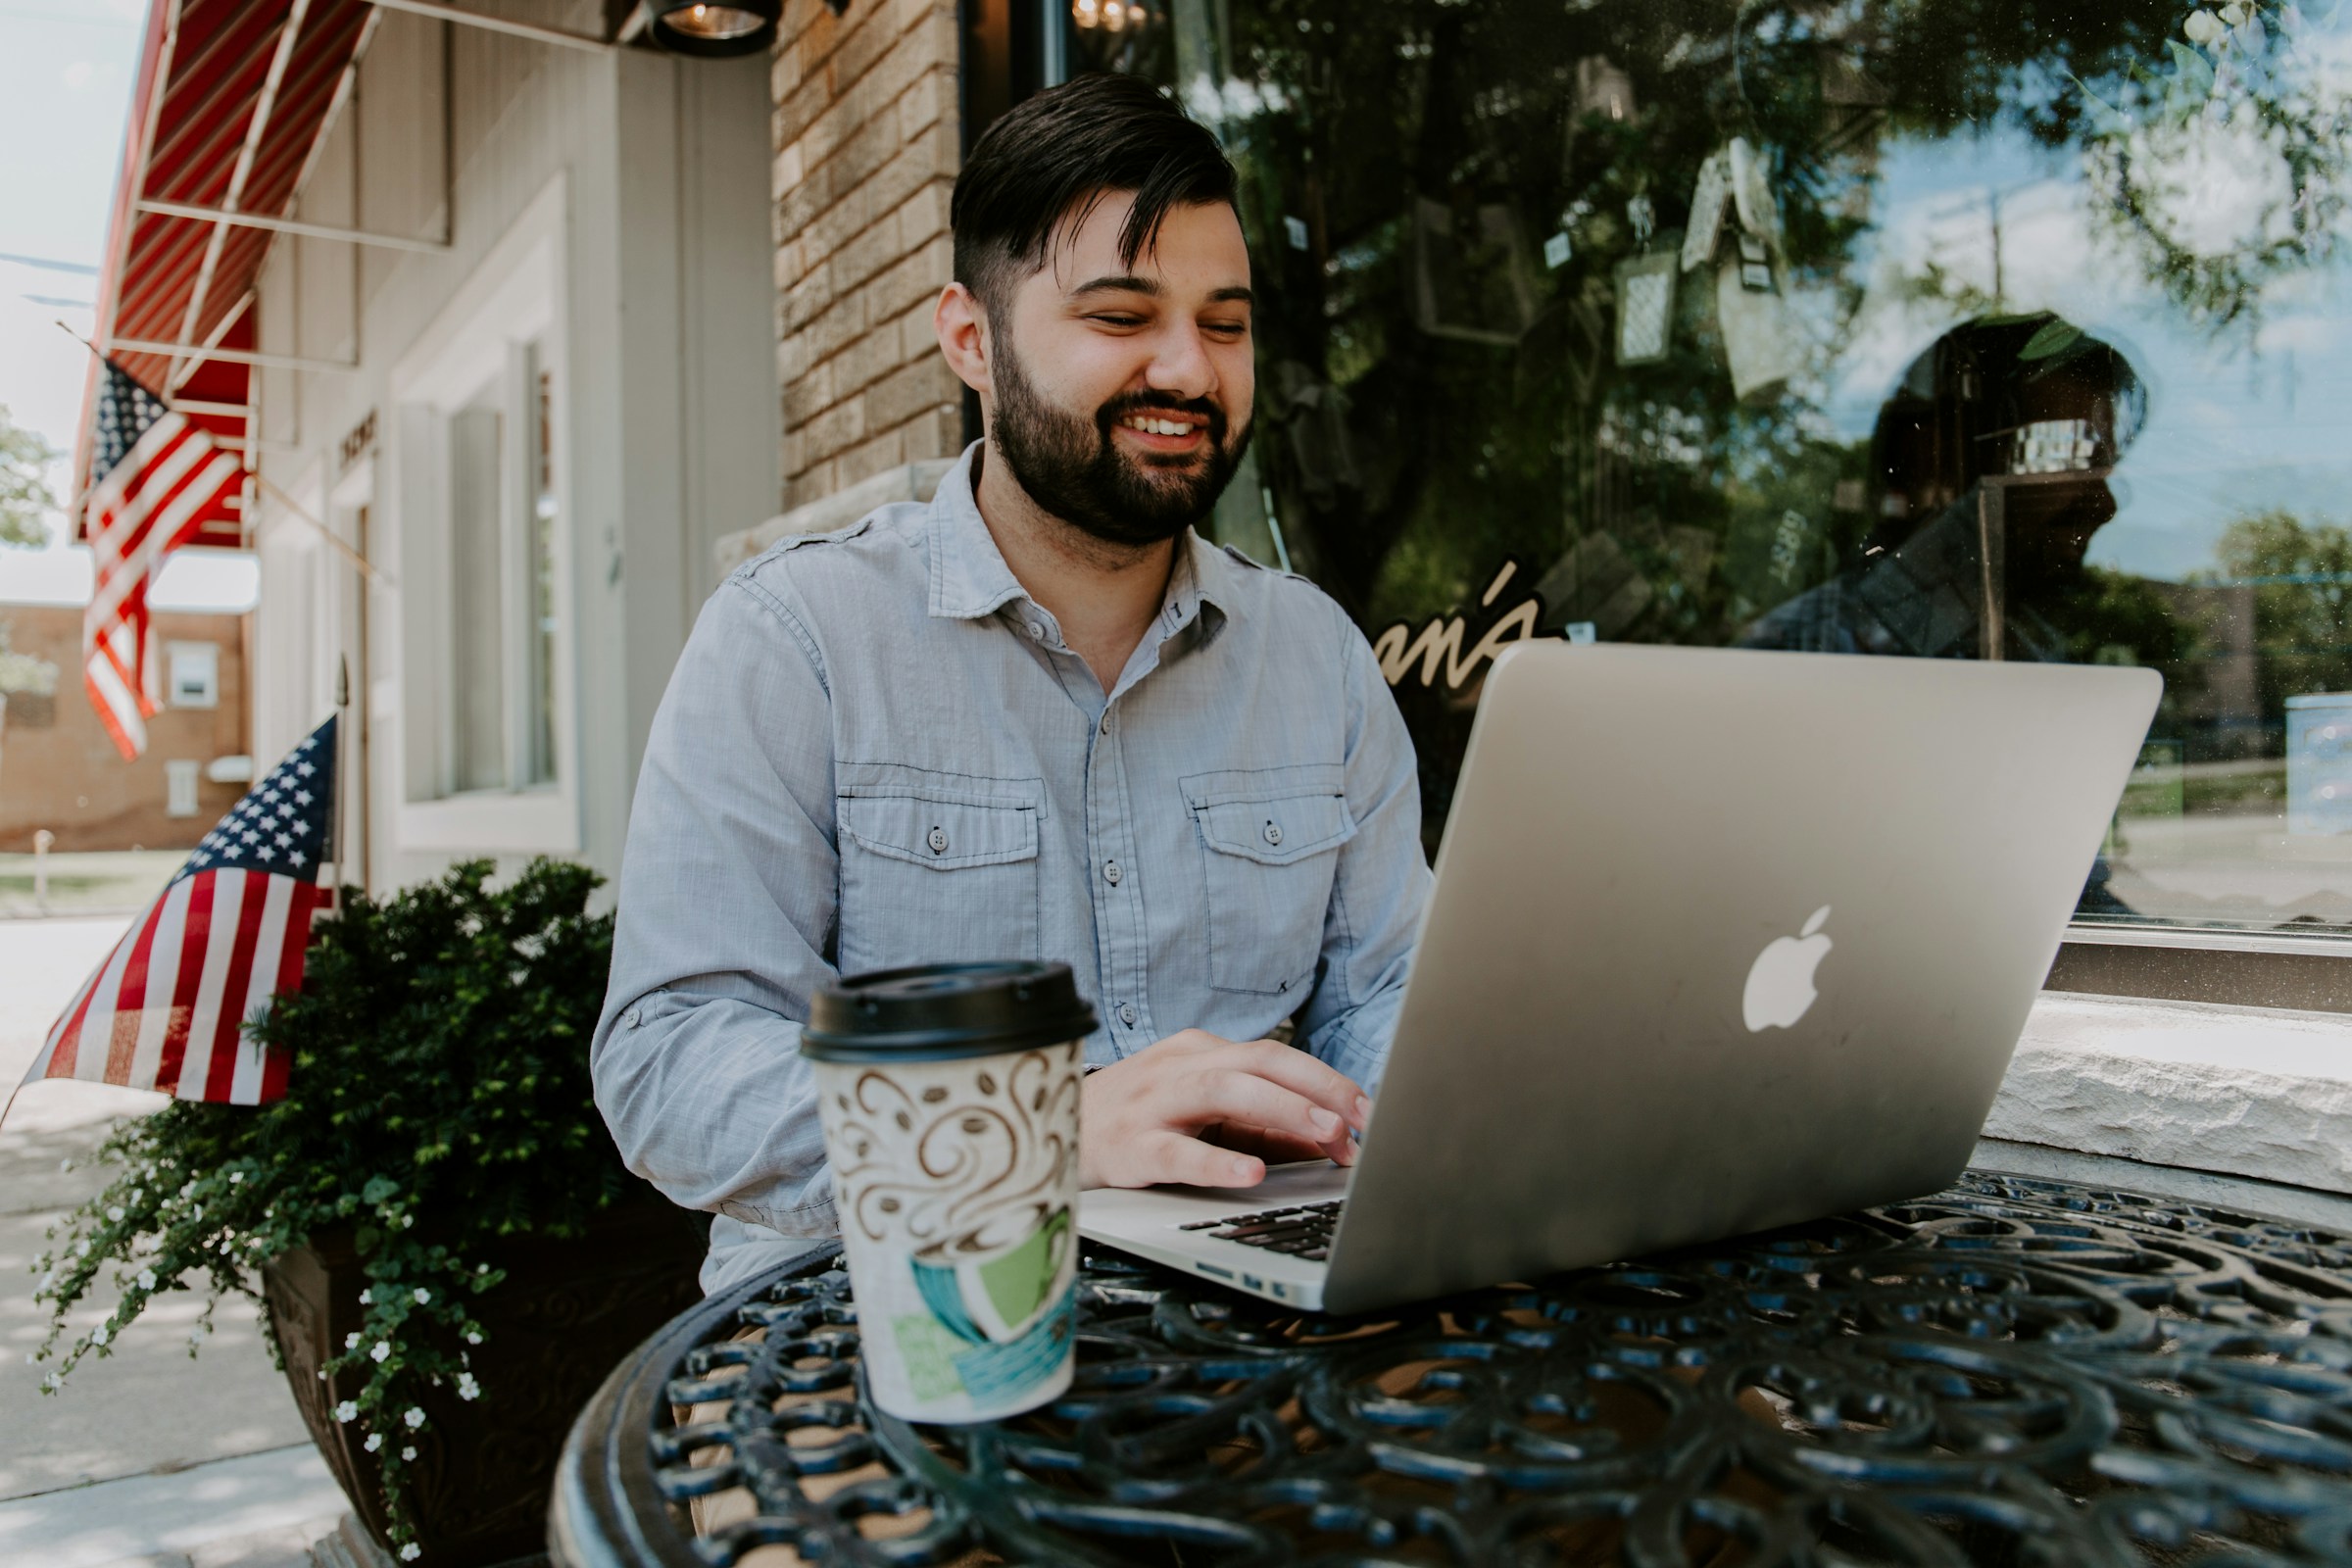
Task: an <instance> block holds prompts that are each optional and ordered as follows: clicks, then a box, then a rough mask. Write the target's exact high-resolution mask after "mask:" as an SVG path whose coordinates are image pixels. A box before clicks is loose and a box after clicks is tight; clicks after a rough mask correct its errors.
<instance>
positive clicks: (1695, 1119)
mask: <svg viewBox="0 0 2352 1568" xmlns="http://www.w3.org/2000/svg"><path fill="white" fill-rule="evenodd" d="M2161 689H2162V681H2161V678H2160V677H2159V676H2158V675H2157V674H2156V673H2155V672H2154V671H2152V670H2144V669H2125V668H2114V667H2103V666H2085V665H2064V664H2016V663H1985V662H1961V661H1939V660H1902V659H1875V658H1867V657H1860V656H1851V657H1848V656H1823V655H1815V654H1782V653H1761V652H1746V651H1728V650H1709V649H1686V648H1660V647H1641V646H1630V645H1603V646H1599V647H1591V646H1587V647H1574V646H1570V645H1567V644H1564V643H1548V642H1546V643H1525V644H1521V645H1519V646H1517V647H1515V648H1513V649H1511V650H1510V651H1509V652H1507V653H1506V654H1505V655H1504V656H1503V657H1502V658H1501V659H1500V660H1499V661H1498V662H1496V663H1495V666H1494V668H1493V670H1492V672H1491V673H1490V674H1489V676H1488V678H1487V684H1486V690H1485V693H1484V696H1483V698H1482V700H1481V703H1480V710H1479V713H1478V717H1477V720H1476V723H1475V725H1474V727H1473V730H1472V734H1471V740H1470V745H1469V749H1468V753H1467V755H1466V757H1465V759H1464V762H1463V770H1462V775H1461V781H1460V786H1459V789H1458V791H1457V793H1456V796H1455V800H1454V805H1453V809H1452V812H1451V814H1450V817H1449V819H1448V822H1447V825H1446V839H1445V842H1444V845H1443V846H1442V849H1441V851H1440V855H1439V858H1438V870H1437V883H1436V887H1435V889H1434V891H1433V893H1432V895H1431V901H1430V906H1429V908H1428V911H1427V913H1426V914H1425V916H1424V923H1423V928H1422V934H1421V941H1420V945H1419V947H1418V949H1417V951H1416V954H1415V957H1414V963H1413V974H1412V979H1411V982H1410V984H1409V987H1408V989H1407V992H1406V995H1405V999H1404V1003H1403V1007H1402V1012H1401V1016H1400V1019H1399V1022H1398V1025H1397V1037H1396V1041H1395V1044H1394V1047H1393V1049H1392V1052H1391V1055H1390V1060H1389V1066H1388V1071H1387V1075H1386V1078H1385V1079H1384V1081H1383V1084H1382V1089H1381V1093H1380V1096H1379V1106H1378V1109H1377V1110H1376V1111H1375V1113H1374V1117H1373V1124H1372V1129H1371V1132H1370V1134H1369V1136H1368V1137H1367V1139H1366V1140H1365V1143H1364V1146H1363V1149H1362V1152H1361V1157H1360V1159H1359V1161H1358V1164H1357V1168H1356V1171H1355V1173H1354V1180H1353V1182H1352V1184H1351V1187H1350V1194H1349V1201H1348V1209H1347V1213H1346V1216H1345V1218H1344V1219H1343V1220H1342V1222H1341V1228H1340V1231H1339V1234H1338V1237H1337V1238H1336V1240H1335V1242H1334V1245H1333V1248H1332V1254H1331V1275H1330V1277H1329V1280H1328V1282H1327V1285H1326V1289H1325V1297H1324V1299H1325V1304H1326V1305H1328V1306H1330V1307H1332V1308H1334V1309H1338V1310H1351V1309H1357V1308H1362V1307H1368V1306H1373V1305H1380V1304H1385V1303H1388V1302H1391V1301H1399V1300H1409V1299H1420V1298H1425V1297H1428V1296H1432V1295H1436V1294H1439V1293H1440V1292H1443V1291H1446V1290H1451V1289H1457V1288H1461V1287H1464V1286H1469V1285H1479V1284H1489V1283H1492V1282H1495V1281H1497V1280H1506V1279H1520V1278H1528V1277H1532V1276H1535V1275H1539V1274H1543V1273H1546V1272H1549V1271H1551V1270H1554V1269H1558V1268H1563V1267H1572V1266H1576V1265H1580V1264H1584V1263H1591V1262H1596V1261H1601V1260H1604V1259H1609V1258H1619V1257H1627V1256H1633V1255H1638V1254H1640V1253H1642V1252H1647V1251H1653V1250H1658V1249H1661V1248H1665V1247H1670V1246H1674V1245H1678V1244H1685V1243H1691V1242H1696V1241H1701V1240H1706V1239H1711V1238H1714V1237H1718V1236H1725V1235H1734V1234H1740V1233H1744V1232H1749V1231H1754V1230H1761V1229H1765V1228H1768V1227H1771V1226H1775V1225H1782V1224H1788V1223H1791V1222H1794V1221H1796V1220H1800V1219H1806V1218H1811V1217H1814V1216H1817V1215H1821V1214H1825V1213H1831V1212H1837V1211H1840V1210H1844V1209H1849V1208H1854V1207H1858V1206H1862V1205H1865V1204H1869V1203H1874V1202H1884V1201H1891V1200H1894V1199H1899V1198H1905V1197H1910V1196H1914V1195H1917V1194H1920V1193H1925V1192H1932V1191H1935V1190H1936V1189H1938V1188H1940V1187H1942V1186H1943V1185H1945V1184H1946V1183H1948V1182H1949V1181H1950V1180H1951V1178H1952V1177H1953V1176H1955V1175H1957V1174H1958V1172H1959V1171H1960V1170H1961V1169H1962V1168H1963V1167H1964V1166H1965V1165H1966V1163H1967V1160H1968V1156H1969V1153H1970V1151H1971V1150H1972V1149H1973V1147H1974V1144H1975V1140H1976V1137H1977V1134H1978V1131H1979V1130H1980V1129H1981V1128H1982V1126H1983V1125H1984V1121H1985V1115H1986V1114H1987V1112H1988V1111H1989V1110H1990V1108H1991V1104H1992V1098H1993V1094H1994V1092H1995V1090H1996V1089H1997V1088H1998V1086H1999V1084H2000V1081H2001V1075H2002V1073H2003V1072H2004V1070H2005V1069H2006V1068H2007V1065H2008V1062H2009V1057H2010V1054H2011V1052H2012V1051H2013V1050H2014V1049H2015V1046H2016V1043H2017V1038H2018V1035H2019V1033H2020V1032H2021V1031H2022V1029H2023V1028H2024V1025H2025V1019H2026V1013H2027V1010H2028V1009H2029V1008H2030V1007H2031V1006H2032V1005H2033V1001H2034V994H2035V992H2036V991H2037V989H2038V988H2039V985H2040V983H2041V980H2042V978H2043V977H2044V975H2046V974H2047V972H2048V970H2049V966H2050V963H2051V961H2052V959H2053V958H2054V957H2055V956H2056V954H2057V949H2058V943H2059V941H2060V938H2061V936H2062V935H2063V933H2064V930H2065V927H2066V923H2067V920H2068V918H2069V917H2070V915H2071V914H2072V912H2073V910H2074V907H2075V903H2076V899H2077V897H2078V895H2079V894H2080V893H2081V891H2082V885H2083V882H2084V880H2085V878H2086V877H2087V876H2088V874H2089V872H2090V870H2091V867H2092V863H2093V860H2094V858H2095V857H2096V855H2097V852H2098V849H2099V845H2100V842H2101V839H2102V836H2103V834H2104V831H2105V829H2106V826H2107V823H2108V821H2109V818H2110V816H2111V814H2112V813H2113V810H2114V809H2115V803H2116V801H2117V799H2118V798H2119V797H2120V796H2121V794H2122V792H2123V787H2124V784H2125V781H2126V779H2127V778H2128V776H2129V774H2130V771H2131V765H2132V762H2133V760H2134V759H2135V757H2136V756H2137V753H2138V748H2139V744H2140V741H2141V739H2142V737H2143V736H2144V735H2145V733H2146V730H2147V726H2148V722H2149V719H2150V718H2151V716H2152V715H2153V713H2154V711H2155V706H2156V700H2157V697H2158V694H2159V693H2160V691H2161ZM1825 910H1826V911H1827V912H1826V913H1822V912H1820V911H1825Z"/></svg>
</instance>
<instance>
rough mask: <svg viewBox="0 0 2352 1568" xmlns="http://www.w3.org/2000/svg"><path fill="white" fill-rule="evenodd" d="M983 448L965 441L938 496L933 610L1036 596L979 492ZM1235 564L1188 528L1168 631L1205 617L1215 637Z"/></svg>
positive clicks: (959, 616)
mask: <svg viewBox="0 0 2352 1568" xmlns="http://www.w3.org/2000/svg"><path fill="white" fill-rule="evenodd" d="M979 451H980V443H979V442H977V441H975V442H973V443H972V444H971V445H970V446H968V447H966V448H964V449H963V456H962V457H960V458H958V459H957V460H956V466H954V467H952V468H950V469H949V470H948V471H947V472H946V473H944V474H942V475H940V480H939V488H938V490H936V491H935V492H933V494H932V497H931V613H932V614H934V615H939V616H945V617H947V618H950V619H955V620H976V619H978V618H980V617H981V616H983V615H993V614H995V613H997V612H998V611H1000V610H1003V609H1004V608H1005V606H1006V605H1008V604H1011V603H1013V602H1015V601H1019V602H1021V603H1024V604H1025V603H1028V602H1029V595H1028V591H1027V590H1026V589H1024V588H1022V586H1021V584H1020V579H1019V578H1017V577H1015V576H1013V574H1012V568H1011V567H1010V566H1007V565H1006V564H1005V553H1004V552H1003V551H1001V550H999V549H998V548H997V541H996V539H995V537H994V536H992V535H991V534H990V533H989V531H988V524H987V523H986V522H985V521H983V520H982V519H981V516H980V504H979V503H978V502H977V501H976V500H974V499H973V497H972V469H973V467H974V466H975V465H976V464H977V463H978V461H979ZM1236 569H1237V568H1236V566H1235V564H1234V563H1233V562H1232V561H1230V560H1228V559H1227V558H1226V555H1225V552H1224V551H1222V550H1220V549H1218V548H1217V547H1216V546H1215V545H1212V544H1210V543H1209V542H1208V541H1207V540H1205V539H1203V538H1201V535H1200V534H1199V533H1198V532H1197V531H1195V530H1194V529H1191V528H1187V529H1186V530H1185V531H1184V537H1183V538H1182V539H1181V540H1180V541H1179V542H1178V546H1177V551H1176V564H1175V569H1174V570H1173V571H1172V572H1171V573H1169V577H1168V593H1167V598H1166V601H1165V602H1164V603H1163V604H1162V605H1161V607H1160V613H1159V616H1158V621H1159V629H1160V633H1161V635H1162V636H1163V637H1166V636H1173V635H1175V634H1176V633H1177V632H1179V631H1182V630H1183V629H1184V628H1185V627H1186V626H1188V625H1190V624H1192V622H1193V621H1194V620H1195V619H1198V620H1199V621H1200V623H1201V642H1202V643H1203V644H1205V643H1207V642H1208V641H1210V640H1211V639H1213V638H1214V637H1215V636H1216V634H1217V631H1218V629H1219V628H1220V627H1222V626H1223V625H1224V623H1225V620H1226V618H1227V616H1228V615H1230V614H1231V613H1232V608H1233V604H1234V601H1235V598H1236V595H1235V594H1234V591H1233V586H1234V585H1233V573H1234V571H1235V570H1236Z"/></svg>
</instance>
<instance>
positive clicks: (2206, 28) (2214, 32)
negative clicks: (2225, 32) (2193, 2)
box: [2180, 11, 2222, 44]
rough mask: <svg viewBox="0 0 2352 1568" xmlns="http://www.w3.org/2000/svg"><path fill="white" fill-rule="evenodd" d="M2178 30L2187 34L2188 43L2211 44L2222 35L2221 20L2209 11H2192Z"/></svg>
mask: <svg viewBox="0 0 2352 1568" xmlns="http://www.w3.org/2000/svg"><path fill="white" fill-rule="evenodd" d="M2180 30H2181V31H2182V32H2185V33H2187V34H2188V41H2189V42H2190V43H2200V44H2201V43H2211V42H2213V40H2214V39H2216V38H2219V37H2220V36H2221V35H2222V19H2221V18H2219V17H2217V16H2215V15H2214V14H2213V13H2212V12H2210V11H2192V12H2190V13H2189V16H2188V20H2187V21H2186V22H2184V23H2182V24H2181V25H2180Z"/></svg>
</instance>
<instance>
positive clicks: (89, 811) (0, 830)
mask: <svg viewBox="0 0 2352 1568" xmlns="http://www.w3.org/2000/svg"><path fill="white" fill-rule="evenodd" d="M81 614H82V613H81V610H80V609H79V607H77V606H68V605H0V620H5V621H6V622H7V623H8V630H9V644H10V649H11V651H12V653H14V654H15V655H17V656H20V657H23V658H25V659H28V660H31V661H37V662H41V663H43V664H48V665H51V666H54V667H55V669H56V670H57V672H58V679H57V682H56V689H55V690H54V691H53V692H49V693H42V692H38V691H34V690H30V689H26V690H19V691H12V692H9V693H7V694H6V697H5V702H6V707H5V708H4V709H0V855H22V854H25V853H28V852H29V851H30V850H31V849H32V848H33V835H34V834H36V833H38V832H40V831H42V830H43V829H47V830H48V831H49V832H51V833H53V834H55V835H56V840H55V843H54V844H53V845H52V846H51V847H52V848H54V849H57V850H60V851H78V850H132V849H146V850H177V849H193V848H194V847H195V845H196V841H197V840H198V839H201V838H202V837H204V835H205V834H206V833H208V832H210V831H211V830H212V827H213V824H214V823H215V822H218V821H219V820H220V819H221V816H222V815H224V814H225V813H226V812H227V811H228V809H229V808H231V807H233V806H235V805H236V804H237V799H238V797H239V796H241V795H243V794H244V793H245V785H246V782H247V781H248V780H250V779H251V778H252V776H253V757H252V751H253V747H252V722H251V718H250V716H249V715H250V697H251V681H250V680H249V678H248V672H249V670H250V669H251V668H252V657H251V656H252V648H253V638H254V616H253V615H252V613H242V614H206V613H189V612H185V611H178V612H174V611H169V610H162V611H158V612H157V613H156V615H155V622H154V624H155V636H156V646H157V648H158V650H159V651H160V653H161V655H162V659H163V665H164V669H163V673H164V706H163V711H161V712H159V713H157V714H156V715H155V717H154V718H152V719H150V720H149V721H148V726H147V753H146V755H145V756H144V757H141V758H140V759H139V760H137V761H135V762H125V761H123V757H122V754H121V753H119V752H117V751H116V750H115V743H114V741H113V739H112V738H111V737H110V736H109V735H108V734H107V731H106V727H105V726H104V725H103V724H101V723H100V722H99V720H98V714H97V712H96V711H94V710H93V709H92V708H91V707H90V705H89V703H88V701H87V700H86V699H85V698H84V697H83V695H82V690H81V682H80V679H79V678H78V676H79V671H80V668H81Z"/></svg>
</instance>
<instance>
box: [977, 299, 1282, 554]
mask: <svg viewBox="0 0 2352 1568" xmlns="http://www.w3.org/2000/svg"><path fill="white" fill-rule="evenodd" d="M997 342H998V345H999V350H998V355H997V366H996V378H995V379H996V394H997V398H996V402H997V407H996V419H995V421H994V423H993V426H992V427H991V429H990V430H989V440H990V443H991V444H992V445H993V446H995V447H996V449H997V450H998V451H999V452H1001V453H1003V454H1004V455H1005V466H1006V467H1008V468H1010V469H1011V470H1012V476H1013V477H1014V478H1016V479H1018V480H1019V481H1020V482H1021V488H1022V489H1024V490H1026V491H1028V492H1029V497H1030V499H1031V500H1033V501H1035V502H1036V503H1037V504H1038V505H1039V506H1040V507H1043V508H1044V509H1045V510H1046V511H1048V512H1050V513H1052V514H1053V515H1054V516H1056V517H1059V518H1061V519H1062V520H1063V521H1065V522H1067V523H1069V524H1071V525H1072V526H1074V527H1076V528H1079V529H1080V530H1082V531H1084V532H1086V533H1088V534H1091V535H1093V536H1094V537H1095V538H1097V539H1100V540H1103V542H1104V543H1106V544H1114V545H1155V544H1158V543H1159V542H1161V541H1162V540H1165V539H1173V538H1175V537H1176V535H1178V534H1180V533H1182V532H1184V530H1185V529H1186V528H1188V527H1190V526H1192V525H1193V524H1194V523H1196V522H1199V521H1200V520H1201V518H1203V517H1205V516H1207V515H1208V514H1209V509H1210V508H1212V507H1214V506H1215V505H1216V504H1217V497H1218V496H1220V495H1222V494H1223V493H1224V491H1225V486H1226V485H1228V484H1230V483H1231V482H1232V481H1233V473H1234V469H1236V468H1238V467H1239V466H1241V462H1242V454H1243V453H1245V452H1247V451H1248V450H1249V449H1250V426H1249V425H1244V426H1242V428H1241V431H1240V432H1239V433H1238V434H1236V435H1235V436H1234V437H1233V439H1232V440H1231V441H1230V442H1228V441H1227V439H1226V435H1227V431H1226V428H1225V411H1224V410H1223V409H1222V408H1220V407H1218V406H1217V405H1216V404H1214V403H1212V402H1210V401H1209V400H1207V399H1206V398H1193V399H1180V398H1175V397H1170V396H1168V395H1167V394H1166V393H1157V392H1123V393H1121V394H1119V396H1117V397H1115V398H1112V399H1111V400H1110V401H1109V402H1108V403H1105V404H1103V406H1102V407H1101V408H1099V409H1097V410H1096V411H1095V417H1094V419H1093V420H1092V421H1091V424H1090V421H1088V420H1086V419H1085V418H1082V417H1079V416H1076V415H1073V414H1069V413H1066V412H1065V411H1063V410H1061V409H1057V408H1054V406H1053V405H1051V404H1049V403H1047V402H1046V400H1045V398H1044V397H1043V396H1041V395H1040V394H1039V392H1038V390H1037V384H1036V383H1035V382H1033V381H1031V380H1030V379H1029V377H1028V375H1027V373H1026V372H1025V371H1023V369H1022V368H1021V362H1020V360H1019V358H1018V357H1017V356H1016V355H1014V354H1013V353H1012V351H1011V344H1010V342H1009V340H1008V338H1007V337H1006V335H1005V333H1004V332H1002V331H1000V332H998V334H997ZM1145 411H1158V412H1164V413H1169V414H1177V415H1192V416H1196V417H1201V418H1203V419H1205V420H1206V421H1207V422H1208V454H1207V461H1206V462H1205V463H1202V464H1201V466H1200V467H1199V468H1198V469H1197V471H1194V472H1192V473H1190V474H1189V475H1188V474H1184V473H1179V472H1177V471H1175V470H1177V469H1178V468H1179V467H1182V466H1191V465H1193V464H1194V463H1195V462H1196V461H1198V460H1196V459H1194V458H1191V457H1183V458H1176V459H1173V460H1171V461H1167V462H1159V461H1155V460H1153V459H1152V458H1149V457H1147V458H1144V459H1142V460H1140V462H1139V460H1136V459H1133V458H1130V457H1129V456H1128V455H1127V454H1125V453H1123V452H1121V451H1120V450H1119V449H1118V448H1117V447H1116V446H1114V445H1113V444H1112V442H1111V434H1110V432H1111V430H1112V428H1113V427H1114V426H1115V425H1116V424H1117V423H1118V422H1119V421H1120V420H1121V419H1124V418H1126V417H1129V416H1130V415H1134V414H1137V413H1140V412H1145ZM1153 470H1157V471H1156V473H1155V472H1154V471H1153Z"/></svg>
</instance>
